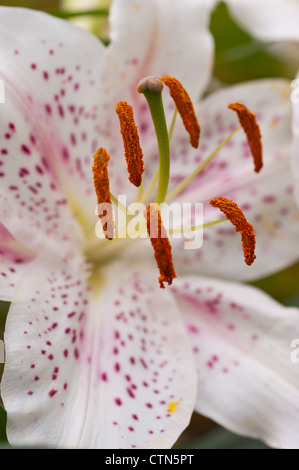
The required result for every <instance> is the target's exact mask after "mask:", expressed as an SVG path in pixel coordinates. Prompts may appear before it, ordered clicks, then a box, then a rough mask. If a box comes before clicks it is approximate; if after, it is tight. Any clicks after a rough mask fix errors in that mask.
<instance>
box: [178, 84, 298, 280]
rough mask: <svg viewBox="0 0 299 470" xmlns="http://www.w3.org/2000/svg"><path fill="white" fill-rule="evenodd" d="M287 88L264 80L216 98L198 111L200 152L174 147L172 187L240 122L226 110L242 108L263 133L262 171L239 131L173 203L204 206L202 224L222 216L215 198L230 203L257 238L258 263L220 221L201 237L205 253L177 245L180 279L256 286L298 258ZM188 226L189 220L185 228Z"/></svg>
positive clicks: (228, 225) (296, 213)
mask: <svg viewBox="0 0 299 470" xmlns="http://www.w3.org/2000/svg"><path fill="white" fill-rule="evenodd" d="M290 92H291V88H290V83H289V82H288V81H283V80H270V81H269V80H262V81H256V82H251V83H245V84H241V85H237V86H234V87H230V88H227V89H225V90H223V91H220V92H217V93H215V94H213V95H211V96H210V97H208V98H207V99H205V100H203V101H202V103H201V104H200V112H199V116H200V122H201V123H202V137H201V143H200V146H199V149H198V150H197V151H196V150H191V149H190V150H188V151H187V150H186V148H187V143H185V144H183V143H181V145H180V147H179V142H178V145H175V144H174V145H173V152H174V159H173V165H172V169H171V174H172V184H171V185H172V187H174V186H175V182H179V181H181V180H182V178H183V177H184V176H187V175H188V174H190V173H191V171H192V169H194V168H195V167H196V165H198V164H199V163H200V162H201V161H203V159H204V158H205V157H206V156H208V155H209V154H210V153H211V152H212V151H213V150H214V149H215V148H216V147H217V145H218V144H219V143H220V142H221V141H222V140H224V138H225V137H226V136H227V135H228V134H229V133H230V132H231V130H232V129H234V127H236V126H238V119H237V116H236V115H235V113H234V112H233V111H231V110H230V109H227V104H229V103H231V102H236V101H239V102H241V103H244V104H245V105H247V106H248V107H249V109H250V110H251V111H253V112H255V113H256V116H257V120H258V122H259V124H260V127H261V133H262V142H263V153H264V156H263V160H264V166H263V168H262V170H261V171H260V173H258V174H257V173H255V172H254V164H253V159H252V156H251V153H250V150H249V147H248V144H247V140H246V137H245V134H244V132H243V130H240V131H238V133H237V134H235V136H234V137H233V138H232V140H231V141H230V142H229V143H228V144H227V145H226V146H225V147H224V148H223V149H222V150H221V151H220V152H219V153H218V155H217V156H216V157H215V158H214V159H213V160H212V161H211V162H210V163H209V164H208V165H207V166H206V167H205V168H204V170H203V171H202V172H201V173H199V175H198V176H197V177H196V178H195V180H194V181H193V182H192V183H191V185H190V186H189V187H188V188H187V189H186V190H185V191H184V192H183V193H181V194H180V195H178V196H177V198H176V200H177V201H178V202H182V201H184V202H192V203H194V202H198V203H200V202H201V203H203V204H204V222H210V221H213V220H217V219H219V218H221V217H223V214H222V213H221V212H220V211H219V210H218V209H214V208H212V207H211V205H210V203H209V201H210V199H211V198H213V197H218V196H223V197H226V198H228V199H232V200H234V201H235V202H236V203H237V204H238V205H239V206H240V207H241V208H242V209H243V211H244V213H245V216H246V218H247V219H248V221H249V222H250V223H251V224H252V225H253V228H254V231H255V233H256V255H257V258H256V260H255V262H254V263H253V265H252V266H250V267H248V266H246V265H245V263H244V260H243V254H242V247H241V239H240V236H239V235H238V234H236V232H235V230H234V227H233V226H232V225H231V224H230V223H229V222H225V223H223V224H221V225H217V226H214V227H210V228H207V229H205V230H204V234H203V236H204V240H203V246H202V248H200V249H198V250H196V251H195V250H184V249H183V241H182V240H181V241H180V240H174V241H173V250H174V259H175V263H176V268H177V272H178V273H180V274H181V273H186V272H187V271H186V270H188V271H189V273H190V272H193V273H205V274H209V275H216V276H221V277H224V278H229V279H235V280H253V279H257V278H259V277H263V276H265V275H269V274H271V273H273V272H275V271H277V270H279V269H283V268H285V267H287V266H288V265H290V264H292V263H294V262H295V261H296V260H298V258H299V248H298V243H297V240H298V237H299V224H298V210H297V209H296V206H295V203H294V200H293V199H294V198H293V195H292V191H293V188H292V185H293V179H292V174H291V167H290V146H291V106H290ZM185 225H186V226H187V227H188V226H190V221H189V222H188V221H185Z"/></svg>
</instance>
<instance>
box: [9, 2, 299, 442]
mask: <svg viewBox="0 0 299 470" xmlns="http://www.w3.org/2000/svg"><path fill="white" fill-rule="evenodd" d="M109 4H110V1H109V0H98V1H97V0H85V1H80V0H77V1H76V0H65V1H62V0H61V1H59V0H43V1H39V0H28V1H17V0H15V1H6V2H2V1H0V5H9V6H15V7H26V8H34V9H39V10H44V11H47V12H49V13H51V14H54V15H56V16H60V17H62V18H65V19H67V20H69V21H74V22H76V23H77V24H78V25H79V26H80V27H83V28H86V29H88V30H90V31H91V32H92V33H93V34H95V35H97V36H98V37H99V39H100V40H102V41H103V42H104V43H105V44H106V43H108V41H109V25H108V21H107V13H108V8H109ZM82 5H83V7H82ZM83 9H84V12H83V13H84V14H83V15H80V14H79V13H80V12H82V11H83ZM86 10H88V11H89V14H86V13H87V12H86ZM210 28H211V31H212V33H213V35H214V38H215V45H216V58H215V67H214V78H213V83H212V85H211V88H217V87H219V86H223V85H228V84H233V83H237V82H241V81H247V80H252V79H256V78H264V77H284V78H288V79H290V80H292V79H293V78H294V77H295V75H296V72H297V65H296V64H297V63H298V59H299V49H298V46H297V45H295V44H291V43H288V44H284V45H276V44H266V43H262V42H260V41H257V40H255V39H253V38H252V37H251V36H249V35H248V34H247V33H246V32H245V31H243V30H241V29H240V28H239V27H238V26H237V25H236V24H235V23H234V21H233V20H232V19H231V18H230V16H229V13H228V10H227V8H226V6H225V4H224V3H220V4H219V5H218V7H217V8H216V10H215V11H214V13H213V15H212V18H211V25H210ZM298 279H299V264H296V265H294V266H292V267H290V268H289V269H286V270H284V271H282V272H280V273H278V274H276V275H274V276H271V277H269V278H266V279H263V280H261V281H259V282H255V283H253V284H254V285H256V286H258V287H260V288H261V289H263V290H264V291H265V292H268V293H269V294H270V295H271V296H272V297H273V298H275V299H277V300H278V301H280V302H281V303H283V304H285V305H294V306H298V307H299V283H298ZM8 308H9V305H8V304H7V303H3V302H2V303H1V302H0V339H3V332H4V325H5V318H6V315H7V312H8ZM2 369H3V367H2V365H1V364H0V376H1V373H2ZM5 421H6V416H5V411H4V410H3V408H2V407H1V406H0V446H2V448H5V447H6V446H8V444H7V440H6V435H5ZM175 447H177V448H185V449H246V448H250V449H267V446H265V445H264V444H263V443H261V442H258V441H255V440H252V439H247V438H243V437H240V436H236V435H234V434H232V433H230V432H228V431H227V430H225V429H223V428H221V427H220V426H218V425H216V424H215V423H213V422H212V421H210V420H209V419H206V418H204V417H202V416H199V415H197V414H194V415H193V417H192V420H191V423H190V426H189V427H188V428H187V429H186V431H185V432H184V433H183V434H182V436H181V437H180V439H179V441H178V442H177V444H176V446H175Z"/></svg>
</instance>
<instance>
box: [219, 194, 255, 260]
mask: <svg viewBox="0 0 299 470" xmlns="http://www.w3.org/2000/svg"><path fill="white" fill-rule="evenodd" d="M210 204H211V205H212V206H213V207H218V209H220V210H221V212H223V213H224V214H225V216H226V217H227V219H228V220H229V221H230V222H231V223H232V224H233V225H234V226H235V229H236V232H240V233H241V239H242V247H243V253H244V259H245V263H246V264H248V265H249V266H250V265H251V264H252V263H253V262H254V260H255V258H256V256H255V234H254V231H253V227H252V225H251V224H250V223H249V222H248V221H247V219H246V217H245V215H244V214H243V212H242V210H241V209H240V208H239V207H238V205H237V204H236V203H235V202H233V201H231V200H229V199H226V198H224V197H216V198H215V199H211V201H210Z"/></svg>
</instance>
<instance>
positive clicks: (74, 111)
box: [0, 0, 299, 448]
mask: <svg viewBox="0 0 299 470" xmlns="http://www.w3.org/2000/svg"><path fill="white" fill-rule="evenodd" d="M170 4H171V8H169V6H170ZM207 13H208V12H207V9H206V7H205V6H203V5H202V4H201V3H200V2H198V3H196V2H194V1H185V2H184V3H183V4H182V2H181V1H175V0H172V1H171V2H168V1H163V2H162V1H161V2H156V1H149V0H144V1H143V0H139V1H138V2H135V1H131V0H116V1H115V2H113V4H112V9H111V17H110V21H111V43H110V45H109V46H108V47H107V48H105V47H104V46H103V45H102V44H101V43H100V42H98V41H97V39H96V38H94V37H93V36H91V35H89V34H88V33H86V32H84V31H81V30H79V29H76V28H75V27H73V26H72V25H70V24H69V23H66V22H63V21H60V20H56V19H54V18H52V17H50V16H47V15H45V14H41V13H37V12H33V11H29V10H24V9H11V8H6V7H2V8H1V9H0V19H1V51H0V54H1V56H0V59H1V60H0V73H1V78H2V79H3V81H4V83H5V103H4V104H1V105H0V106H1V114H0V119H1V132H2V135H1V140H0V142H1V143H0V180H1V189H0V216H1V219H0V220H1V226H0V250H1V251H0V254H1V265H0V267H1V268H0V292H1V298H2V299H3V300H9V301H11V302H12V303H11V307H10V311H9V313H8V317H7V324H6V332H5V344H6V364H5V371H4V375H3V379H2V384H1V393H2V398H3V402H4V405H5V408H6V410H7V414H8V430H7V433H8V438H9V441H10V442H11V444H12V445H20V444H21V445H48V446H50V447H81V448H82V447H85V448H86V447H88V448H99V447H101V448H131V447H139V448H140V447H144V448H163V447H170V446H172V445H173V444H174V442H175V441H176V439H177V438H178V436H179V435H180V433H181V432H182V431H183V430H184V428H185V427H186V426H187V424H188V422H189V419H190V416H191V413H192V412H193V410H194V409H195V410H196V411H198V412H200V413H202V414H204V415H207V416H209V417H211V418H212V419H214V420H215V421H217V422H219V423H220V424H222V425H224V426H226V427H228V428H230V429H232V430H233V431H235V432H238V433H241V434H246V435H248V436H253V437H256V438H260V439H263V440H265V441H266V442H268V443H269V444H270V445H272V446H275V447H298V440H297V434H298V422H299V419H298V418H299V406H298V403H299V400H298V381H299V378H298V368H297V367H295V366H294V364H292V362H291V361H290V352H291V351H290V350H289V345H290V343H291V341H292V340H293V338H294V337H295V336H298V330H299V322H298V319H299V315H298V310H297V309H295V308H285V307H283V306H281V305H279V304H278V303H277V302H275V301H273V300H272V299H271V298H269V297H268V296H267V295H265V294H264V293H263V292H261V291H259V290H257V289H255V288H253V287H250V286H246V285H241V284H239V283H238V282H235V281H237V280H252V279H255V278H258V277H261V276H264V275H266V274H269V273H271V272H274V271H275V270H278V269H281V268H283V267H285V266H287V265H288V264H290V263H292V262H293V261H295V260H296V259H297V258H298V247H297V239H298V235H299V233H298V232H299V229H298V223H297V218H298V212H297V211H296V207H295V204H294V201H293V197H292V186H291V183H290V180H291V169H290V164H289V153H290V141H291V136H290V105H289V99H288V90H289V84H288V83H287V82H286V81H283V80H265V81H258V82H255V83H247V84H242V85H239V86H235V87H232V88H227V89H225V90H223V91H220V92H217V93H216V94H215V95H212V96H210V97H207V98H205V99H204V100H202V101H201V102H200V103H199V104H198V103H197V102H196V99H197V97H198V96H199V95H200V94H201V93H202V92H203V90H204V88H205V86H206V84H207V82H208V79H209V64H210V63H211V50H212V49H211V38H210V35H209V33H208V32H207V28H206V26H207V24H206V22H207V19H208V15H207ZM198 17H201V20H202V26H200V25H198V21H197V18H198ZM178 18H179V19H180V21H177V20H178ZM150 75H154V76H158V77H165V76H166V75H169V76H171V77H177V79H178V80H180V82H181V83H183V84H184V87H185V88H186V90H188V93H189V95H190V97H191V100H192V102H193V104H194V108H195V111H196V115H197V118H198V121H199V123H200V125H201V127H202V128H201V136H200V141H199V147H198V148H192V147H191V146H190V143H189V136H188V135H186V130H185V128H184V126H183V124H182V123H181V121H180V119H177V122H176V124H175V129H174V131H173V135H172V139H171V156H170V163H171V166H170V178H169V188H168V192H167V194H166V195H165V198H164V199H163V200H174V201H176V200H178V201H180V202H184V201H188V202H189V203H194V202H202V203H204V222H205V223H209V222H213V221H215V220H216V219H217V218H218V217H221V215H219V209H218V208H215V207H212V205H211V204H210V199H211V198H220V197H224V198H226V199H229V200H233V201H236V202H237V203H238V205H239V206H240V207H241V209H243V211H244V212H245V213H246V217H247V218H248V220H249V221H251V223H252V224H253V226H254V231H255V234H256V240H257V247H256V259H255V261H254V263H253V265H252V266H250V267H248V266H246V265H245V263H244V261H243V259H242V258H243V255H242V249H241V241H240V239H239V236H238V234H236V232H235V229H234V227H232V226H231V225H230V223H229V222H225V223H223V224H220V225H215V226H211V227H209V229H207V230H205V232H204V244H203V247H202V248H201V249H200V250H197V251H194V250H184V249H183V243H184V240H183V239H182V238H177V239H175V238H174V239H171V247H172V255H173V263H174V267H175V271H176V275H177V278H175V279H174V280H173V284H172V286H165V289H160V287H159V282H158V279H157V278H158V272H157V266H156V260H155V258H154V256H153V249H152V246H151V244H150V242H149V240H148V239H147V240H127V239H125V240H123V242H124V243H122V241H116V242H114V240H99V239H98V238H97V237H96V235H95V230H94V226H95V223H96V220H97V217H96V215H95V212H94V210H95V206H96V203H97V200H96V195H95V192H94V187H93V181H92V172H91V168H92V165H93V161H92V155H94V154H95V153H96V151H97V149H98V148H104V149H107V151H109V154H110V160H109V184H110V189H111V191H112V192H113V191H117V194H126V195H127V197H128V201H134V200H135V198H136V191H138V189H137V190H136V188H135V187H134V186H133V185H132V184H131V183H130V181H129V180H128V178H127V168H126V161H125V158H124V151H123V142H122V136H121V134H120V128H119V120H118V118H117V115H116V113H115V107H116V105H117V103H119V102H123V101H126V102H127V103H129V104H130V106H132V107H133V109H134V115H135V119H136V122H137V125H138V130H139V135H140V141H141V144H142V145H141V147H142V151H143V155H144V173H143V183H144V192H143V197H144V194H145V193H146V188H148V184H149V183H150V181H152V180H153V177H154V175H155V172H156V168H157V165H158V151H157V141H156V134H155V132H154V130H153V126H152V120H151V116H150V112H149V109H148V105H147V103H146V101H145V99H144V96H142V95H141V94H138V93H137V92H136V90H137V85H138V83H139V81H140V80H141V79H142V78H144V77H146V76H150ZM165 91H166V90H165ZM163 102H164V109H165V113H166V120H167V122H168V123H170V119H171V115H172V114H173V111H174V106H173V101H172V98H171V97H170V96H168V93H163ZM230 103H242V104H244V105H246V106H247V107H248V108H249V109H250V110H251V111H253V112H254V113H256V117H257V120H258V122H259V125H260V128H261V133H262V139H263V153H264V154H263V168H262V171H260V172H259V173H258V174H257V173H255V172H254V165H253V162H252V157H251V151H250V148H249V146H248V143H247V139H246V136H245V135H244V133H243V131H242V130H239V131H235V128H236V127H237V123H236V121H237V117H236V115H235V113H234V112H233V111H232V110H231V109H228V108H227V105H228V104H230ZM232 134H234V135H233V136H232ZM229 136H230V137H231V138H228V137H229ZM225 139H226V140H225ZM224 142H226V145H225V146H224V144H223V143H224ZM221 143H222V144H221ZM218 146H219V148H218V149H217V150H219V151H218V153H217V155H213V151H215V148H217V147H218ZM220 147H222V148H221V150H220ZM208 155H210V156H211V158H210V160H211V161H210V163H209V165H205V166H204V165H203V163H204V158H205V157H207V156H208ZM212 156H214V158H213V159H212ZM200 165H202V171H197V170H196V169H198V168H199V166H200ZM203 166H204V168H203ZM194 171H196V175H195V174H193V172H194ZM192 174H193V176H192V178H191V180H190V182H189V184H188V185H186V182H188V181H187V180H186V178H188V177H189V176H190V175H192ZM162 189H163V188H162ZM148 199H149V200H150V197H148ZM184 222H187V223H189V225H190V221H184ZM226 224H227V225H226ZM274 410H275V411H274Z"/></svg>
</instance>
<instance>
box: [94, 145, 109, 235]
mask: <svg viewBox="0 0 299 470" xmlns="http://www.w3.org/2000/svg"><path fill="white" fill-rule="evenodd" d="M93 158H94V165H93V167H92V172H93V183H94V188H95V192H96V195H97V200H98V205H100V204H105V210H104V211H103V212H104V213H103V214H99V218H100V219H102V218H103V217H105V219H106V222H105V221H102V225H103V231H104V233H105V237H106V238H107V239H108V240H112V239H113V236H114V222H113V209H112V203H111V197H110V190H109V176H108V161H109V159H110V155H109V154H108V152H107V151H106V150H105V149H104V148H102V147H100V148H98V150H97V151H96V153H95V154H94V156H93Z"/></svg>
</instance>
